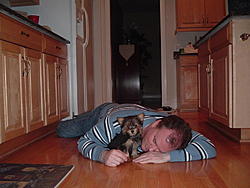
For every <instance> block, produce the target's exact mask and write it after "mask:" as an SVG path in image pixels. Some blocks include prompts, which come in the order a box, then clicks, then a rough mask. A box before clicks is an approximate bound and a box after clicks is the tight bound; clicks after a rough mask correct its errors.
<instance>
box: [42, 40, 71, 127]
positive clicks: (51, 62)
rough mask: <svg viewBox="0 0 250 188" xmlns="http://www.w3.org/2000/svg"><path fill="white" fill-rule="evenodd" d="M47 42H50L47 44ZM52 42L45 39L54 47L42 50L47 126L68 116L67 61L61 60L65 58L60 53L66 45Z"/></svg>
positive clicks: (47, 46)
mask: <svg viewBox="0 0 250 188" xmlns="http://www.w3.org/2000/svg"><path fill="white" fill-rule="evenodd" d="M49 40H51V41H50V42H49ZM53 41H54V40H52V39H50V38H48V37H46V43H47V44H52V45H54V47H51V46H49V45H46V48H44V49H45V50H44V64H45V88H46V89H45V93H46V94H45V95H46V104H47V106H46V123H47V124H50V123H54V122H56V121H58V120H59V119H61V118H64V117H66V116H68V115H69V104H68V65H67V60H66V59H64V58H61V57H65V54H63V53H62V51H64V50H63V49H66V45H62V44H60V43H59V42H58V43H57V44H55V43H53ZM57 46H60V49H58V48H56V47H57ZM50 49H51V50H50ZM55 49H56V50H58V53H56V52H55V51H54V50H55ZM60 50H62V51H60ZM49 54H55V55H58V56H54V55H49Z"/></svg>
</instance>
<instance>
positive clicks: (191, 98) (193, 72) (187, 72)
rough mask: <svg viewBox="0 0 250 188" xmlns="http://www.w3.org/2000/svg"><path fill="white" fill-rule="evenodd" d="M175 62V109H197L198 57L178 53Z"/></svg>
mask: <svg viewBox="0 0 250 188" xmlns="http://www.w3.org/2000/svg"><path fill="white" fill-rule="evenodd" d="M176 63H177V64H176V70H177V109H178V110H179V111H197V109H198V77H197V74H198V70H197V63H198V57H197V55H180V56H179V58H178V59H177V62H176Z"/></svg>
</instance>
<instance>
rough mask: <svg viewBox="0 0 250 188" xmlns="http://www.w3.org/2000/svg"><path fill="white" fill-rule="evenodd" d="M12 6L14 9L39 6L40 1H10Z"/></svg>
mask: <svg viewBox="0 0 250 188" xmlns="http://www.w3.org/2000/svg"><path fill="white" fill-rule="evenodd" d="M10 5H11V6H13V7H16V6H30V5H39V0H10Z"/></svg>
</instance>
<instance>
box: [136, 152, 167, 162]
mask: <svg viewBox="0 0 250 188" xmlns="http://www.w3.org/2000/svg"><path fill="white" fill-rule="evenodd" d="M168 161H170V154H169V153H161V152H147V153H144V154H142V155H141V156H140V157H138V158H136V159H134V160H133V162H135V163H165V162H168Z"/></svg>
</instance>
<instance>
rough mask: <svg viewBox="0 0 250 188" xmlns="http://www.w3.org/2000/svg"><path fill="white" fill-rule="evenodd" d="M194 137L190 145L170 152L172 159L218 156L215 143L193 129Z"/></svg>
mask: <svg viewBox="0 0 250 188" xmlns="http://www.w3.org/2000/svg"><path fill="white" fill-rule="evenodd" d="M192 135H193V136H192V139H191V141H190V142H189V144H188V146H187V147H186V148H184V149H181V150H174V151H171V152H170V161H171V162H177V161H194V160H202V159H210V158H214V157H216V149H215V146H214V144H213V143H212V142H211V141H210V140H209V139H208V138H206V137H205V136H203V135H202V134H200V133H198V132H196V131H192Z"/></svg>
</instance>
